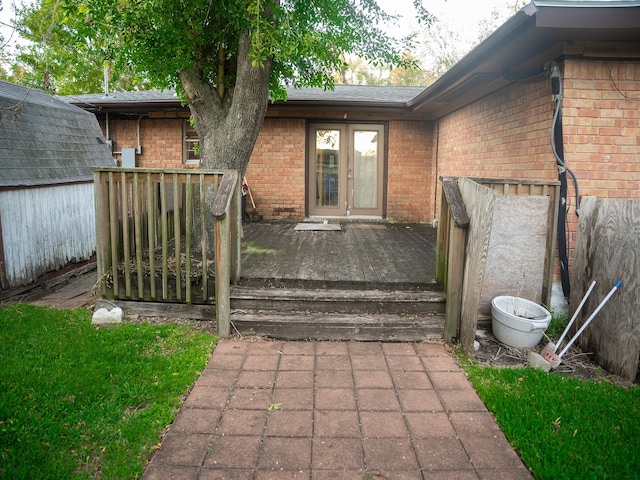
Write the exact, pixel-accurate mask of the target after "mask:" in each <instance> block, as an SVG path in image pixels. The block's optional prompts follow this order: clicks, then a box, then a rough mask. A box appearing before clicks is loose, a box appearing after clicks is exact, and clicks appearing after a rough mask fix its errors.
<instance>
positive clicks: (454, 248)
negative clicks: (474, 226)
mask: <svg viewBox="0 0 640 480" xmlns="http://www.w3.org/2000/svg"><path fill="white" fill-rule="evenodd" d="M442 196H443V202H442V207H441V208H445V207H446V208H447V210H448V212H444V213H443V214H441V218H446V219H448V221H446V222H443V223H442V225H441V226H440V228H442V229H443V230H444V229H447V230H448V242H447V244H446V251H445V250H443V251H439V252H438V253H439V254H441V255H442V256H443V258H442V259H441V260H439V261H440V262H443V263H445V262H446V273H445V272H441V275H443V277H444V284H445V289H446V294H447V305H446V307H445V320H444V339H445V341H446V342H447V343H451V342H452V341H453V340H454V338H458V337H459V331H460V319H461V315H462V293H463V284H464V262H465V258H466V257H465V247H466V229H467V227H468V226H469V216H468V214H467V210H466V208H465V205H464V200H463V199H462V195H461V194H460V189H459V188H458V182H457V181H456V179H455V178H443V179H442ZM443 235H444V234H443Z"/></svg>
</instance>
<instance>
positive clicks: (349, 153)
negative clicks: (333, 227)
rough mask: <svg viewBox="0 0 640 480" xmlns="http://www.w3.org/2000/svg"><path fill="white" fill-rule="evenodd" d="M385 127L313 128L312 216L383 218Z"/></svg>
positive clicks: (310, 205) (310, 210)
mask: <svg viewBox="0 0 640 480" xmlns="http://www.w3.org/2000/svg"><path fill="white" fill-rule="evenodd" d="M384 152H385V147H384V125H379V124H339V123H331V124H330V123H326V124H325V123H322V124H321V123H314V124H311V125H310V126H309V165H308V169H309V183H308V185H307V194H308V196H309V198H308V205H309V215H311V216H338V217H342V216H350V215H366V216H382V214H383V205H382V203H383V185H384V184H383V181H384V178H383V177H384V168H383V167H384Z"/></svg>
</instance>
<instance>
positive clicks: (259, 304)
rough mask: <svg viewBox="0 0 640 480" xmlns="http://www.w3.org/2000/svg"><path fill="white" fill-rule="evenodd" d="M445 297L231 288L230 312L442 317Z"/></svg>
mask: <svg viewBox="0 0 640 480" xmlns="http://www.w3.org/2000/svg"><path fill="white" fill-rule="evenodd" d="M445 301H446V295H445V294H444V292H439V291H432V290H429V291H416V290H413V291H405V290H393V291H392V290H356V289H288V288H251V287H232V288H231V308H232V309H242V310H262V311H280V312H287V311H301V312H304V311H310V312H323V313H356V314H359V313H394V314H419V313H426V312H431V313H443V312H444V309H445Z"/></svg>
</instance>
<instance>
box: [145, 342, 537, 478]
mask: <svg viewBox="0 0 640 480" xmlns="http://www.w3.org/2000/svg"><path fill="white" fill-rule="evenodd" d="M143 478H144V479H146V480H151V479H168V478H178V479H199V480H205V479H208V480H211V479H223V478H224V479H254V480H263V479H277V480H286V479H293V478H295V479H309V480H310V479H313V480H316V479H318V480H320V479H332V480H340V479H359V480H362V479H372V480H373V479H401V480H408V479H457V480H465V479H510V480H513V479H530V478H532V477H531V475H530V474H529V472H528V470H527V469H526V468H525V467H524V465H523V463H522V461H521V460H520V458H519V457H518V455H517V454H516V453H515V452H514V450H513V449H512V448H511V446H510V445H509V442H508V441H507V440H506V439H505V437H504V435H503V434H502V432H501V431H500V429H499V428H498V426H497V424H496V423H495V421H494V420H493V417H492V416H491V414H490V413H489V412H488V411H487V409H486V407H485V406H484V404H483V403H482V402H481V401H480V399H479V398H478V396H477V394H476V393H475V391H474V389H473V388H472V387H471V385H470V383H469V381H468V380H467V378H466V376H465V374H464V373H463V372H462V371H461V370H460V368H459V367H458V366H457V364H456V362H455V360H454V358H453V357H452V356H451V355H450V354H449V353H447V352H446V350H445V347H444V346H443V345H440V344H434V343H418V344H410V343H358V342H282V341H267V340H257V341H248V340H233V339H230V340H220V342H219V344H218V346H217V347H216V349H215V351H214V353H213V355H212V357H211V359H210V361H209V364H208V366H207V367H206V369H205V371H204V372H203V374H202V376H201V377H200V379H199V380H198V381H197V383H196V384H195V386H194V388H193V390H192V391H191V392H190V394H189V396H188V398H187V400H186V402H185V404H184V407H183V409H182V410H181V412H180V413H179V415H178V417H177V418H176V420H175V422H174V423H173V425H172V426H171V428H170V429H169V431H168V433H167V435H166V436H165V438H164V440H163V442H162V448H161V449H160V450H158V451H157V452H156V454H155V455H154V457H153V458H152V460H151V462H150V464H149V466H148V468H147V469H146V471H145V474H144V476H143Z"/></svg>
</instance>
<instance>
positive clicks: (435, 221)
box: [432, 119, 442, 227]
mask: <svg viewBox="0 0 640 480" xmlns="http://www.w3.org/2000/svg"><path fill="white" fill-rule="evenodd" d="M435 128H436V154H435V163H436V169H435V170H436V172H435V173H436V174H435V175H434V181H433V182H434V185H433V224H432V225H433V226H434V227H437V226H438V156H439V154H440V119H438V120H436V127H435ZM441 207H442V205H441Z"/></svg>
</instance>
